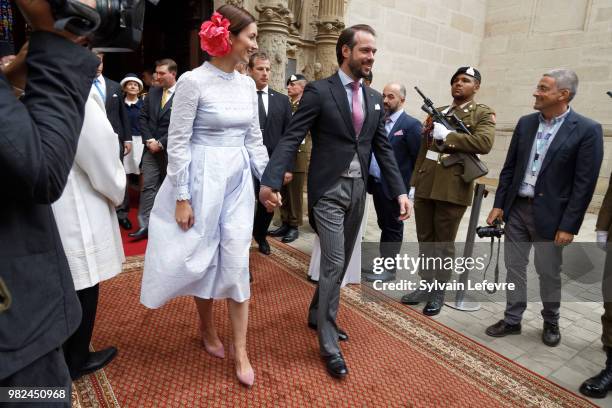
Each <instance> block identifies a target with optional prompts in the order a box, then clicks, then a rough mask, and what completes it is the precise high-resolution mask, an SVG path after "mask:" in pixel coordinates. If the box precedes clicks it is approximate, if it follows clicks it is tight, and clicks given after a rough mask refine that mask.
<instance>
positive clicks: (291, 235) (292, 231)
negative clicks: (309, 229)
mask: <svg viewBox="0 0 612 408" xmlns="http://www.w3.org/2000/svg"><path fill="white" fill-rule="evenodd" d="M299 236H300V233H299V231H298V229H297V228H296V227H289V231H287V233H286V234H285V236H284V237H283V239H282V240H281V241H283V242H284V243H285V244H288V243H290V242H293V241H295V240H296V239H298V237H299Z"/></svg>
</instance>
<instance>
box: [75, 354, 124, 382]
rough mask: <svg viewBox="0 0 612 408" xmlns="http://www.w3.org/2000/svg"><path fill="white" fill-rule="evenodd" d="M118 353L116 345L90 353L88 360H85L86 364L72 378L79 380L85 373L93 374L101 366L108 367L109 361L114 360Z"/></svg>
mask: <svg viewBox="0 0 612 408" xmlns="http://www.w3.org/2000/svg"><path fill="white" fill-rule="evenodd" d="M116 355H117V349H116V348H115V347H109V348H107V349H104V350H100V351H94V352H93V353H89V357H87V361H86V362H85V364H83V366H82V367H81V369H80V370H79V372H78V373H75V375H72V376H71V377H72V380H77V379H79V378H81V377H82V376H84V375H87V374H91V373H93V372H95V371H98V370H100V369H101V368H104V367H106V365H108V363H110V362H111V361H113V359H114V358H115V356H116Z"/></svg>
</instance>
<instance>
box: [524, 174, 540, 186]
mask: <svg viewBox="0 0 612 408" xmlns="http://www.w3.org/2000/svg"><path fill="white" fill-rule="evenodd" d="M537 180H538V178H537V177H536V176H534V175H533V174H529V175H528V176H527V177H525V180H523V181H524V182H525V183H527V184H529V185H530V186H533V187H535V185H536V181H537Z"/></svg>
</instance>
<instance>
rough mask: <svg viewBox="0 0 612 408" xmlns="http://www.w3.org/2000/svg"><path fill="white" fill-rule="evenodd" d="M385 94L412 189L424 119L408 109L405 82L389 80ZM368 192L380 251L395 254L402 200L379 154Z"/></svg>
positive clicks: (390, 129)
mask: <svg viewBox="0 0 612 408" xmlns="http://www.w3.org/2000/svg"><path fill="white" fill-rule="evenodd" d="M382 96H383V102H384V107H385V131H386V132H387V138H389V142H391V147H393V152H394V154H395V160H396V162H397V165H398V166H399V169H400V173H401V174H402V178H403V179H404V187H405V188H406V191H409V190H410V177H411V176H412V170H413V169H414V164H415V162H416V158H417V155H418V153H419V148H420V146H421V130H422V128H421V123H420V122H419V121H418V120H416V119H415V118H413V117H412V116H409V115H408V114H407V113H406V112H404V102H405V101H406V87H405V86H404V85H401V84H397V83H390V84H387V85H386V86H385V88H384V89H383V94H382ZM368 193H370V194H372V198H373V200H374V208H375V209H376V218H377V220H378V227H379V228H380V230H381V233H380V255H381V256H383V257H385V258H393V257H395V255H397V254H398V253H399V251H400V249H401V247H402V241H403V239H404V223H403V222H402V221H400V220H399V219H398V217H399V206H398V202H397V200H396V199H395V197H393V196H392V195H391V191H390V189H389V184H388V183H387V180H385V178H384V177H383V176H382V174H381V173H380V167H379V165H378V162H377V161H376V157H372V161H371V162H370V176H369V177H368ZM365 279H366V280H367V281H369V282H373V281H376V280H381V281H383V282H387V281H390V280H394V279H395V269H392V270H385V271H384V272H383V273H381V274H374V273H369V274H366V275H365Z"/></svg>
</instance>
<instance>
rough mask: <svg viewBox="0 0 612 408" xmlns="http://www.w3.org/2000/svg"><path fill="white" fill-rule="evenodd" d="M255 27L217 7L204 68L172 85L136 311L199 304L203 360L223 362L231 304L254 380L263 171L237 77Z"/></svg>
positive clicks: (208, 29) (249, 380) (242, 356)
mask: <svg viewBox="0 0 612 408" xmlns="http://www.w3.org/2000/svg"><path fill="white" fill-rule="evenodd" d="M256 37H257V25H256V24H255V19H254V18H253V16H252V15H251V14H249V13H248V12H247V11H245V10H244V9H241V8H238V7H234V6H231V5H224V6H221V7H220V8H219V9H218V10H217V12H215V13H214V14H213V16H212V18H211V20H210V21H206V22H204V23H203V24H202V29H201V31H200V38H201V46H202V49H204V50H205V51H207V52H208V53H209V54H211V55H212V59H211V61H210V62H206V63H204V64H203V65H202V66H200V67H198V68H196V69H194V70H193V71H190V72H187V73H185V74H183V75H182V76H181V78H180V79H179V81H178V83H177V87H176V93H175V95H174V103H173V107H172V117H171V119H170V127H169V132H168V172H167V177H166V179H165V180H164V182H163V184H162V186H161V188H160V190H159V192H158V194H157V198H156V199H155V204H154V206H153V210H152V212H151V219H150V223H149V242H148V248H147V254H146V257H145V266H144V274H143V281H142V290H141V302H142V303H143V304H144V305H145V306H147V307H149V308H157V307H160V306H162V305H163V304H164V303H166V302H167V301H169V300H170V299H173V298H175V297H177V296H183V295H189V296H193V297H194V298H195V303H196V305H197V309H198V312H199V316H200V323H201V334H202V338H203V343H204V347H205V349H206V351H207V352H208V353H210V354H212V355H213V356H216V357H219V358H223V357H224V356H225V352H224V347H223V343H222V342H221V340H220V339H219V337H218V335H217V331H216V329H215V326H214V319H213V300H214V299H227V300H228V302H227V304H228V309H229V315H230V319H231V323H232V329H233V337H234V339H233V345H234V348H235V360H236V375H237V377H238V380H239V381H240V382H241V383H242V384H244V385H247V386H251V385H252V384H253V381H254V373H253V369H252V367H251V364H250V362H249V359H248V356H247V350H246V334H247V321H248V304H249V303H248V300H249V297H250V287H249V247H250V244H251V232H252V229H253V213H254V206H255V198H254V197H255V193H254V190H253V180H252V175H254V176H255V177H257V178H258V179H260V178H261V175H262V173H263V171H264V169H265V167H266V165H267V163H268V154H267V151H266V148H265V147H264V145H263V141H262V135H261V130H260V128H259V118H258V109H257V94H256V91H255V83H254V81H253V80H252V79H251V78H250V77H247V76H244V75H240V74H239V73H238V72H236V71H235V70H234V67H235V66H236V63H237V62H240V61H244V62H247V61H248V59H249V56H250V55H251V54H252V53H253V52H255V50H256V49H257V42H256Z"/></svg>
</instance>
